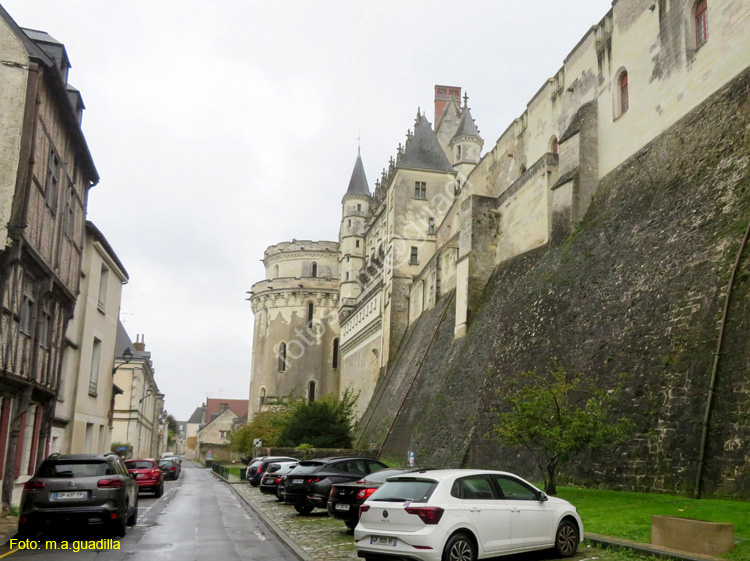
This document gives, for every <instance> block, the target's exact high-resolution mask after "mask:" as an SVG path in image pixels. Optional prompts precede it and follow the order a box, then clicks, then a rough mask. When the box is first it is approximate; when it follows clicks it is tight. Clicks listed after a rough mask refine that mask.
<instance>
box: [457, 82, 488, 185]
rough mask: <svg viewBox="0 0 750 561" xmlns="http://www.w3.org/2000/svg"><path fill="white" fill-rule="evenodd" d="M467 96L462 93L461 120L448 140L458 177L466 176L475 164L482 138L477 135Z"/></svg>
mask: <svg viewBox="0 0 750 561" xmlns="http://www.w3.org/2000/svg"><path fill="white" fill-rule="evenodd" d="M468 101H469V96H467V95H464V107H463V112H462V115H461V122H460V123H459V124H458V129H456V133H455V134H454V135H453V138H452V139H451V141H450V145H449V146H450V149H451V155H452V158H451V161H452V162H453V167H455V168H456V170H458V172H459V174H460V175H459V177H461V176H463V177H467V176H468V175H469V174H470V173H471V172H472V171H473V170H474V168H475V167H476V166H477V164H478V163H479V160H480V158H481V154H482V146H483V145H484V140H482V137H480V136H479V131H478V130H477V126H476V124H474V119H473V118H472V117H471V111H470V110H469V107H468Z"/></svg>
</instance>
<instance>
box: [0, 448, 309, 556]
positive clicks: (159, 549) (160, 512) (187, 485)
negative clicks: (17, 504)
mask: <svg viewBox="0 0 750 561" xmlns="http://www.w3.org/2000/svg"><path fill="white" fill-rule="evenodd" d="M182 468H183V469H182V475H181V477H180V479H179V480H178V481H168V482H167V483H166V486H165V492H164V495H163V496H162V497H161V498H159V499H155V498H153V497H152V496H151V495H150V494H142V495H141V496H140V499H139V508H138V524H137V525H136V526H133V527H130V528H129V530H128V534H127V536H125V537H124V538H122V539H117V538H112V536H110V535H104V534H101V533H93V532H87V533H82V532H75V533H71V532H70V531H67V530H64V531H62V530H61V531H60V533H57V534H54V535H43V536H39V538H38V541H37V548H36V549H33V550H31V549H17V548H14V549H13V550H12V551H10V552H8V550H7V548H5V549H3V550H2V551H0V558H1V559H6V558H7V559H8V560H9V561H14V560H15V559H21V558H30V557H33V558H34V560H35V561H44V560H46V559H54V560H55V561H61V560H68V559H70V560H71V561H73V560H81V561H84V560H92V559H97V560H101V559H106V560H107V561H119V560H123V559H131V560H135V559H138V560H141V559H143V560H147V561H219V560H221V561H256V560H257V561H261V560H263V561H268V560H269V559H273V560H274V561H297V559H298V558H297V557H296V556H295V555H294V554H293V553H292V552H291V551H290V550H289V548H287V547H286V545H285V544H284V543H283V542H280V541H279V540H278V539H277V538H276V536H274V535H273V534H272V533H271V532H270V531H269V530H268V528H267V527H266V526H265V525H264V524H263V522H261V521H260V520H259V519H258V518H257V517H256V516H255V514H254V513H253V512H252V511H251V510H250V509H249V507H248V506H247V505H246V504H245V503H244V502H243V501H242V500H241V499H240V498H239V497H238V496H237V495H236V494H235V493H234V492H233V491H232V490H231V489H230V487H229V486H228V485H225V484H224V483H221V482H219V481H218V480H216V479H215V478H214V476H213V475H211V472H210V471H209V470H206V469H200V468H196V467H195V466H194V465H193V464H192V463H191V462H188V461H185V462H183V464H182ZM107 538H112V539H113V540H116V541H118V542H119V549H98V550H93V551H92V550H85V549H79V551H78V552H76V551H74V550H73V549H69V550H65V551H64V550H61V549H58V550H51V549H48V540H49V541H54V542H55V543H56V544H57V546H58V547H61V546H62V542H63V541H65V542H67V545H68V547H69V548H73V547H75V546H76V545H78V546H81V542H90V541H94V542H96V541H98V540H106V539H107ZM75 542H78V543H77V544H76V543H75ZM100 545H114V544H113V543H111V542H110V543H109V544H107V542H104V543H101V542H100ZM49 547H51V545H50V546H49ZM6 556H7V557H6Z"/></svg>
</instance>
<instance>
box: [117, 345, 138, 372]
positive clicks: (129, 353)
mask: <svg viewBox="0 0 750 561" xmlns="http://www.w3.org/2000/svg"><path fill="white" fill-rule="evenodd" d="M122 358H124V359H125V362H122V363H120V364H118V365H117V366H115V367H114V368H113V369H112V375H114V373H115V372H117V369H118V368H120V366H125V365H126V364H127V363H128V362H130V361H131V360H133V351H131V350H130V347H125V350H124V351H122Z"/></svg>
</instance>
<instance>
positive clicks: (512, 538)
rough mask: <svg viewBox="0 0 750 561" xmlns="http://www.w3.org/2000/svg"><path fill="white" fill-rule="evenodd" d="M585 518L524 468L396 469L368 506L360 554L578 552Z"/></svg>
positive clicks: (470, 559) (438, 560)
mask: <svg viewBox="0 0 750 561" xmlns="http://www.w3.org/2000/svg"><path fill="white" fill-rule="evenodd" d="M582 536H583V523H582V522H581V518H580V516H578V512H577V511H576V508H575V507H574V506H573V505H572V504H570V503H569V502H568V501H564V500H562V499H558V498H555V497H548V496H547V495H546V494H545V493H544V492H542V491H540V490H539V489H537V488H536V487H534V486H533V485H532V484H531V483H529V482H527V481H524V480H523V479H521V478H520V477H518V476H517V475H513V474H512V473H507V472H503V471H487V470H473V469H472V470H470V469H451V470H430V471H420V472H416V473H409V474H404V475H399V476H395V477H390V478H388V479H387V480H386V482H385V483H384V484H383V485H382V486H381V487H380V488H379V489H378V490H377V491H376V492H375V493H373V495H372V496H371V497H370V498H369V499H368V500H367V501H366V502H365V503H364V504H363V505H362V506H361V507H360V518H359V524H358V525H357V527H356V529H355V530H354V542H355V544H356V546H357V555H358V556H359V557H361V558H364V559H369V560H378V561H380V560H390V559H392V560H394V561H395V560H414V561H417V560H419V561H475V560H476V559H485V558H488V557H496V556H499V555H506V554H511V553H520V552H524V551H532V550H536V549H548V548H555V549H556V550H557V552H558V554H560V555H562V556H564V557H570V556H572V555H573V554H575V552H576V550H577V549H578V543H579V541H580V539H581V537H582Z"/></svg>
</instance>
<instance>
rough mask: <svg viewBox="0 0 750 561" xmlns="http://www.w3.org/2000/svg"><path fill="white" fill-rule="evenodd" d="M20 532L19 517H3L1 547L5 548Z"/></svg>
mask: <svg viewBox="0 0 750 561" xmlns="http://www.w3.org/2000/svg"><path fill="white" fill-rule="evenodd" d="M17 531H18V516H11V515H8V516H3V517H1V518H0V547H2V546H4V545H5V544H6V543H8V541H9V540H10V538H12V537H13V536H15V535H16V532H17Z"/></svg>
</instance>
